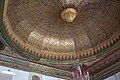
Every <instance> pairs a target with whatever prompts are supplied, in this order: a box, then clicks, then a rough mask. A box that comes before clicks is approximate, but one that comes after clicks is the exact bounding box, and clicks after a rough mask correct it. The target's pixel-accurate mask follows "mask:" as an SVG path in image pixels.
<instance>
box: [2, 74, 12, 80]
mask: <svg viewBox="0 0 120 80" xmlns="http://www.w3.org/2000/svg"><path fill="white" fill-rule="evenodd" d="M12 79H13V75H11V74H5V73H1V72H0V80H12Z"/></svg>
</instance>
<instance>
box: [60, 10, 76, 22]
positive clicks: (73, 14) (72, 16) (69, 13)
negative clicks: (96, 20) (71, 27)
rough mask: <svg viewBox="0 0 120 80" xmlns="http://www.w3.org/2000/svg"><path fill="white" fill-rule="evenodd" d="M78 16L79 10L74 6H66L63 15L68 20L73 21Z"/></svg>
mask: <svg viewBox="0 0 120 80" xmlns="http://www.w3.org/2000/svg"><path fill="white" fill-rule="evenodd" d="M76 16H77V11H76V10H75V9H74V8H66V9H64V10H63V11H62V13H61V17H62V19H63V20H65V21H67V22H73V20H74V19H75V18H76Z"/></svg>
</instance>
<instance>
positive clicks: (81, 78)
mask: <svg viewBox="0 0 120 80" xmlns="http://www.w3.org/2000/svg"><path fill="white" fill-rule="evenodd" d="M74 67H75V70H74V71H73V72H72V74H71V75H72V77H71V78H72V79H71V80H90V76H89V72H87V71H85V70H84V68H83V66H82V63H80V62H79V59H77V60H76V63H75V64H74Z"/></svg>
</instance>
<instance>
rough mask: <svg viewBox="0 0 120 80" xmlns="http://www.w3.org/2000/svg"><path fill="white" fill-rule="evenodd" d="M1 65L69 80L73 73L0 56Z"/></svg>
mask: <svg viewBox="0 0 120 80" xmlns="http://www.w3.org/2000/svg"><path fill="white" fill-rule="evenodd" d="M0 65H1V66H6V67H10V68H14V69H19V70H24V71H28V72H35V73H39V74H43V75H48V76H53V77H59V78H64V79H69V77H70V74H71V72H69V71H65V70H60V69H56V68H52V67H48V66H44V65H40V64H37V63H33V62H29V61H25V60H21V59H17V58H12V57H8V56H5V55H0Z"/></svg>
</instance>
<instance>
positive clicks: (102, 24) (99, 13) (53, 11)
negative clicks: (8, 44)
mask: <svg viewBox="0 0 120 80" xmlns="http://www.w3.org/2000/svg"><path fill="white" fill-rule="evenodd" d="M71 1H72V0H63V2H62V1H61V0H5V6H4V15H3V22H4V26H5V28H6V30H7V33H8V34H9V36H10V38H11V39H12V40H13V41H14V42H15V43H16V44H17V45H19V47H20V48H21V49H23V50H24V51H25V52H27V53H28V54H30V53H31V54H34V55H37V56H39V57H42V58H47V59H59V60H70V59H75V58H76V57H80V58H82V57H87V56H92V55H94V54H95V53H97V52H100V51H102V50H103V49H105V48H108V47H110V46H111V44H114V43H115V42H116V41H117V40H118V39H119V35H120V22H119V21H120V13H119V12H120V1H118V0H73V2H71ZM77 1H78V2H77ZM72 3H73V4H72ZM71 4H72V5H71Z"/></svg>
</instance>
